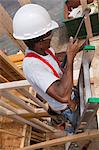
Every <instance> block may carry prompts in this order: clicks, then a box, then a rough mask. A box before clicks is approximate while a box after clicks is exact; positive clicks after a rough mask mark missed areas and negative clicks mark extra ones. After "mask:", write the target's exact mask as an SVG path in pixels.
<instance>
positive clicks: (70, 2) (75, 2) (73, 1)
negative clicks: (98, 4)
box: [64, 0, 94, 19]
mask: <svg viewBox="0 0 99 150" xmlns="http://www.w3.org/2000/svg"><path fill="white" fill-rule="evenodd" d="M93 1H94V0H87V3H88V4H90V3H92V2H93ZM79 5H81V3H80V0H65V4H64V19H68V18H69V12H70V11H71V10H72V8H76V7H78V6H79Z"/></svg>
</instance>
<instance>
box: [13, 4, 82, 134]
mask: <svg viewBox="0 0 99 150" xmlns="http://www.w3.org/2000/svg"><path fill="white" fill-rule="evenodd" d="M58 27H59V26H58V24H57V23H56V22H55V21H53V20H51V18H50V16H49V14H48V12H47V11H46V10H45V8H43V7H41V6H39V5H36V4H27V5H24V6H23V7H21V8H20V9H19V10H18V11H17V12H16V14H15V16H14V19H13V36H14V37H15V38H16V39H19V40H24V42H25V44H26V45H27V47H28V48H27V50H26V56H25V59H24V61H23V71H24V73H25V76H26V79H27V80H28V81H29V82H30V84H31V85H32V87H33V88H34V89H35V90H36V91H37V93H38V94H39V95H40V96H41V97H43V99H45V100H46V101H47V102H48V104H49V110H48V112H49V113H50V114H51V115H54V116H55V115H56V116H57V117H56V118H57V119H56V120H54V121H56V124H58V125H60V124H62V123H63V122H64V121H67V120H69V122H70V123H71V125H72V127H71V128H69V129H68V130H69V131H68V132H74V128H75V125H76V123H77V114H76V111H77V104H76V102H75V101H74V100H73V99H75V98H74V97H75V96H73V92H72V88H73V61H74V57H75V55H76V54H77V52H78V51H79V48H80V47H81V45H82V44H81V42H79V41H78V40H77V41H75V43H73V38H70V43H69V45H68V48H67V51H66V54H67V63H66V65H65V68H64V71H63V70H62V69H61V67H60V64H59V61H58V60H57V58H56V57H55V52H54V49H53V48H52V47H50V42H51V38H52V34H53V32H52V31H53V30H54V29H55V28H58Z"/></svg>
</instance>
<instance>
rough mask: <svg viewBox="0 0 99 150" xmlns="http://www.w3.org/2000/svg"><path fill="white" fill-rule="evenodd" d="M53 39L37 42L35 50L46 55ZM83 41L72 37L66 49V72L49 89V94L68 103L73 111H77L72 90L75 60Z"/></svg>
mask: <svg viewBox="0 0 99 150" xmlns="http://www.w3.org/2000/svg"><path fill="white" fill-rule="evenodd" d="M50 41H51V39H47V40H41V41H39V42H37V43H35V46H34V49H33V51H35V52H37V53H38V54H41V55H43V56H45V55H46V54H45V50H46V49H48V48H49V47H50ZM81 45H82V42H81V41H78V40H76V41H75V43H73V38H72V39H70V42H69V45H68V48H67V50H66V54H67V63H66V66H65V69H64V74H63V76H62V78H61V79H59V80H57V81H55V82H54V83H53V84H52V85H50V87H49V88H48V89H47V94H48V95H50V96H51V97H53V98H55V99H56V100H57V101H59V102H61V103H67V104H68V106H69V107H70V108H71V110H72V111H75V107H76V103H74V102H73V101H72V100H71V92H72V87H73V60H74V57H75V56H76V54H77V53H78V51H79V48H80V47H81Z"/></svg>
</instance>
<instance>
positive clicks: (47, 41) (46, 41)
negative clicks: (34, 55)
mask: <svg viewBox="0 0 99 150" xmlns="http://www.w3.org/2000/svg"><path fill="white" fill-rule="evenodd" d="M52 35H53V34H52V31H49V32H47V33H46V34H45V35H44V36H42V38H41V40H40V42H41V44H42V49H43V50H46V49H48V48H49V47H50V42H51V39H52Z"/></svg>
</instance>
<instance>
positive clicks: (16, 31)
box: [13, 4, 59, 40]
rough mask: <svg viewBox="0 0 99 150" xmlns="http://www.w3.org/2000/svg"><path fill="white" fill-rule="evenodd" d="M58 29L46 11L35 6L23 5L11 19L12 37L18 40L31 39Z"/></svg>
mask: <svg viewBox="0 0 99 150" xmlns="http://www.w3.org/2000/svg"><path fill="white" fill-rule="evenodd" d="M58 27H59V26H58V24H57V22H55V21H53V20H51V18H50V15H49V14H48V12H47V10H46V9H45V8H43V7H42V6H40V5H37V4H27V5H24V6H23V7H21V8H20V9H19V10H18V11H17V12H16V14H15V16H14V18H13V36H14V37H15V38H16V39H19V40H28V39H33V38H36V37H39V36H41V35H43V34H46V33H47V32H48V31H50V30H53V29H55V28H58Z"/></svg>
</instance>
